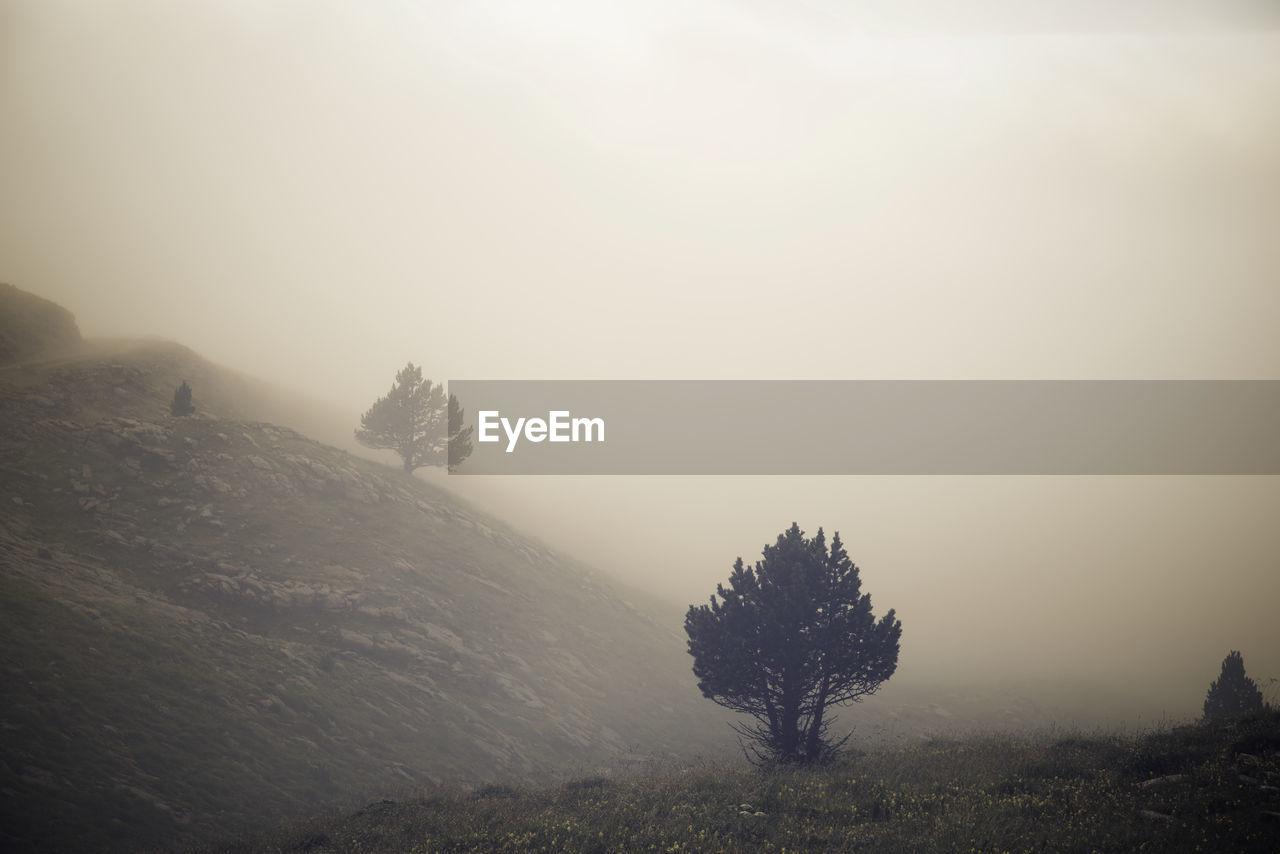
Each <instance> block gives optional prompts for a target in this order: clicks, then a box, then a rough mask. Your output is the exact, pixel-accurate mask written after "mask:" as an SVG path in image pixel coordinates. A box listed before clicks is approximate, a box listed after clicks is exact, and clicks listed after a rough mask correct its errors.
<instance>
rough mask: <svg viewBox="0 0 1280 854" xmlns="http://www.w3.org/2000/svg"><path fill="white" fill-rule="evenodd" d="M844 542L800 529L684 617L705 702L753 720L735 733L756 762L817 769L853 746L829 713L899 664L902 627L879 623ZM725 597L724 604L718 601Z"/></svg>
mask: <svg viewBox="0 0 1280 854" xmlns="http://www.w3.org/2000/svg"><path fill="white" fill-rule="evenodd" d="M861 586H862V581H861V579H860V577H859V574H858V567H857V566H855V565H854V564H853V561H851V560H850V559H849V555H848V554H847V553H846V552H845V550H844V546H843V544H842V543H841V542H840V535H839V534H838V533H837V534H836V535H835V536H834V537H832V539H831V549H830V551H828V550H827V545H826V538H825V537H824V535H823V533H822V529H821V528H819V529H818V533H817V535H816V536H815V537H813V538H812V539H806V538H805V536H804V532H802V531H801V530H800V527H799V526H798V525H796V524H794V523H793V524H792V525H791V527H790V528H789V529H787V530H786V531H784V532H783V533H782V534H780V535H778V541H777V542H776V543H775V544H774V545H771V546H768V545H767V546H765V548H764V552H763V559H762V560H759V561H756V564H755V566H754V568H750V567H746V566H744V565H743V562H742V558H738V560H737V561H736V562H735V563H734V565H733V573H732V574H731V575H730V576H729V587H728V588H726V587H725V586H724V585H723V584H721V585H717V587H716V595H713V596H712V597H711V602H710V604H709V605H701V606H696V607H695V606H690V608H689V611H688V613H687V614H686V615H685V632H686V633H687V634H688V636H689V654H690V655H692V656H693V662H694V663H693V673H694V675H695V676H697V677H698V688H699V689H700V690H701V691H702V693H703V695H704V696H706V697H708V698H710V699H711V700H714V701H715V702H717V703H719V704H720V705H722V706H725V707H726V708H729V709H732V710H734V711H736V712H741V713H743V714H745V715H748V716H750V717H751V718H752V719H754V723H744V724H738V725H736V726H735V729H737V731H738V733H739V734H740V735H741V736H743V738H745V739H746V740H747V741H746V744H744V749H748V748H749V749H750V750H751V751H752V752H753V753H754V755H755V757H756V759H758V760H761V761H779V762H814V761H818V760H821V759H824V758H826V757H828V756H830V755H831V754H833V753H834V752H835V751H837V750H838V749H839V748H840V746H841V745H842V744H843V743H844V741H845V740H847V738H848V736H845V738H844V739H840V740H838V741H832V740H831V739H829V738H828V737H827V731H828V729H829V727H830V718H829V717H827V716H826V711H827V709H828V708H829V707H830V706H833V705H839V704H843V703H850V702H857V701H858V700H860V699H861V698H862V697H864V696H866V695H868V694H872V693H874V692H875V691H876V689H877V688H879V687H880V685H881V683H883V682H884V681H885V680H887V679H888V678H889V677H890V676H892V675H893V673H894V671H895V670H896V669H897V666H898V642H899V639H900V638H901V636H902V623H900V622H899V621H898V620H897V619H895V617H894V612H893V611H892V610H890V611H889V612H888V613H887V614H885V616H884V617H883V618H882V619H881V620H879V621H877V620H876V618H875V615H874V614H873V613H872V611H871V596H870V594H865V593H862V591H861ZM717 596H718V597H719V599H720V600H723V601H718V600H717Z"/></svg>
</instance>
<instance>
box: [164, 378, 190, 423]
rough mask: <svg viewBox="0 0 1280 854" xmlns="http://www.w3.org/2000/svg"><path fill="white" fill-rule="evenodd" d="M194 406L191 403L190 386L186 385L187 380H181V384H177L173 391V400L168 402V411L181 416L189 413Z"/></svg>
mask: <svg viewBox="0 0 1280 854" xmlns="http://www.w3.org/2000/svg"><path fill="white" fill-rule="evenodd" d="M195 411H196V408H195V406H194V405H192V403H191V386H189V385H187V381H186V380H183V381H182V385H180V386H178V387H177V388H176V389H175V390H174V392H173V400H172V401H171V402H170V403H169V412H170V414H172V415H177V416H183V415H191V414H192V413H193V412H195Z"/></svg>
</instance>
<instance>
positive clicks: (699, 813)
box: [210, 711, 1280, 854]
mask: <svg viewBox="0 0 1280 854" xmlns="http://www.w3.org/2000/svg"><path fill="white" fill-rule="evenodd" d="M1242 754H1244V755H1243V756H1242ZM1242 774H1243V775H1244V777H1243V778H1242V776H1241V775H1242ZM1170 775H1178V776H1177V777H1176V778H1172V779H1166V780H1160V781H1155V782H1149V781H1152V780H1153V778H1156V777H1169V776H1170ZM1278 776H1280V713H1278V712H1275V711H1271V712H1267V713H1263V714H1259V715H1255V716H1253V717H1250V718H1246V719H1243V720H1239V721H1230V722H1216V723H1206V724H1201V725H1198V726H1191V727H1180V728H1177V729H1175V730H1171V731H1168V732H1160V733H1152V734H1148V735H1145V736H1142V737H1131V738H1121V737H1118V736H1109V735H1092V736H1084V735H1078V734H1077V735H1066V736H1064V735H1061V734H1059V735H1056V736H1055V735H1051V734H1050V735H1039V736H1035V737H1020V736H986V737H973V738H968V739H964V740H948V739H934V740H931V741H929V742H926V743H924V744H921V745H918V746H914V747H906V748H897V749H885V750H879V751H875V752H872V753H867V754H862V755H852V756H847V757H845V758H843V759H841V760H840V761H838V762H836V763H833V764H830V765H827V766H824V767H820V768H776V769H771V770H761V769H754V768H750V767H746V766H736V765H703V766H699V767H695V768H691V769H683V770H680V771H676V772H669V773H663V774H654V775H650V776H638V777H624V778H617V777H610V776H599V775H596V776H590V777H584V778H580V779H577V780H573V781H571V782H568V783H566V784H564V785H561V786H558V787H555V788H543V789H523V788H517V787H510V786H503V785H490V786H486V787H484V788H481V789H477V790H474V791H467V790H464V789H461V788H447V787H438V788H433V789H430V790H426V791H423V792H421V793H420V794H419V795H418V796H417V797H415V798H413V799H411V800H406V801H403V802H398V803H397V802H392V801H382V802H378V803H373V804H370V805H369V806H367V807H365V808H364V809H361V810H359V811H357V812H354V813H351V814H349V815H345V816H341V817H336V816H331V817H327V818H319V819H315V820H313V821H310V822H307V823H304V824H301V825H296V826H293V827H291V828H289V829H285V830H279V831H276V832H275V833H272V834H269V835H266V836H259V837H255V838H253V839H248V840H244V841H241V842H237V843H233V844H229V845H225V846H223V847H221V848H217V849H210V850H211V851H216V852H218V854H250V852H275V854H291V852H312V854H325V852H335V854H336V852H351V854H355V852H361V854H366V853H367V852H470V851H484V852H534V851H545V852H560V851H564V852H614V851H626V852H630V851H646V852H648V851H652V852H702V851H727V852H732V851H768V852H788V851H791V852H797V851H805V852H807V851H823V852H826V851H866V852H932V851H949V852H1030V851H1057V852H1109V851H1116V852H1128V851H1205V852H1222V851H1237V852H1253V851H1257V852H1272V854H1273V852H1275V851H1277V850H1280V791H1277V790H1275V789H1274V788H1270V789H1269V788H1268V784H1269V782H1270V784H1271V785H1272V786H1274V781H1275V780H1276V779H1277V777H1278ZM1144 783H1145V785H1144Z"/></svg>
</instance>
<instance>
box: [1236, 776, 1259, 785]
mask: <svg viewBox="0 0 1280 854" xmlns="http://www.w3.org/2000/svg"><path fill="white" fill-rule="evenodd" d="M1236 776H1237V777H1239V778H1240V782H1241V783H1246V784H1248V785H1250V786H1259V785H1261V784H1262V781H1261V780H1259V779H1258V778H1257V777H1250V776H1249V775H1248V774H1237V775H1236Z"/></svg>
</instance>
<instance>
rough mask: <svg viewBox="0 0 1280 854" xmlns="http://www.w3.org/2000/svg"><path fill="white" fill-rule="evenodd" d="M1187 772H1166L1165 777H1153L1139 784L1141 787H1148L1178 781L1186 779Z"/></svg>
mask: <svg viewBox="0 0 1280 854" xmlns="http://www.w3.org/2000/svg"><path fill="white" fill-rule="evenodd" d="M1186 776H1187V775H1186V774H1166V775H1165V776H1163V777H1152V778H1151V779H1150V780H1143V781H1142V782H1141V783H1139V784H1138V786H1139V787H1140V788H1143V789H1148V788H1150V787H1152V786H1159V785H1161V784H1163V783H1176V782H1178V781H1179V780H1184V779H1186Z"/></svg>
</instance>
